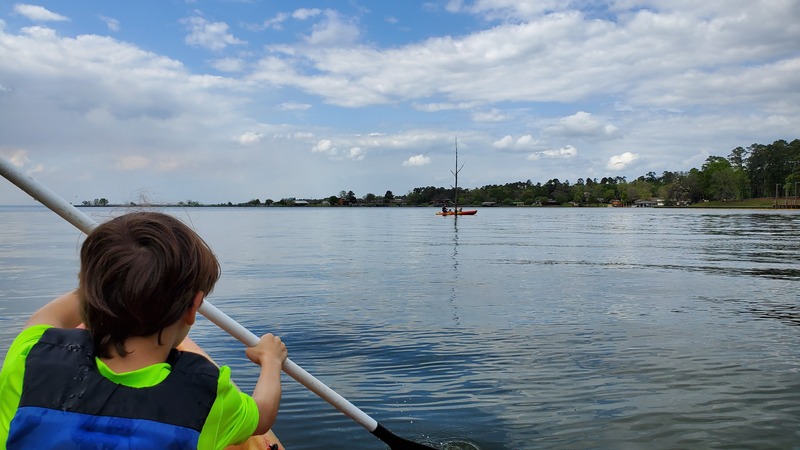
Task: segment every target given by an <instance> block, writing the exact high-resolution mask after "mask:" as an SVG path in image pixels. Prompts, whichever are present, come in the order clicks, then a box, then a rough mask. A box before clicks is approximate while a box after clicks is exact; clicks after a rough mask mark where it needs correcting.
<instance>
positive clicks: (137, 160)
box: [114, 155, 152, 170]
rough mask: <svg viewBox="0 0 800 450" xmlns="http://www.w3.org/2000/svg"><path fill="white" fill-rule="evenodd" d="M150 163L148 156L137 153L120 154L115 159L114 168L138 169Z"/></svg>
mask: <svg viewBox="0 0 800 450" xmlns="http://www.w3.org/2000/svg"><path fill="white" fill-rule="evenodd" d="M151 165H152V161H151V160H150V158H145V157H144V156H139V155H128V156H121V157H119V158H118V159H117V162H116V164H114V168H115V169H117V170H140V169H146V168H148V167H150V166H151Z"/></svg>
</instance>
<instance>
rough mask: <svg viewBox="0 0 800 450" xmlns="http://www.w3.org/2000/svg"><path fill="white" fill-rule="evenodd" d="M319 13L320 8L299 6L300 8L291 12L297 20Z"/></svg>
mask: <svg viewBox="0 0 800 450" xmlns="http://www.w3.org/2000/svg"><path fill="white" fill-rule="evenodd" d="M320 13H322V10H321V9H317V8H300V9H297V10H295V11H294V12H293V13H292V17H293V18H295V19H297V20H306V19H309V18H311V17H315V16H318V15H319V14H320Z"/></svg>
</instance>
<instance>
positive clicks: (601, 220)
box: [0, 207, 800, 450]
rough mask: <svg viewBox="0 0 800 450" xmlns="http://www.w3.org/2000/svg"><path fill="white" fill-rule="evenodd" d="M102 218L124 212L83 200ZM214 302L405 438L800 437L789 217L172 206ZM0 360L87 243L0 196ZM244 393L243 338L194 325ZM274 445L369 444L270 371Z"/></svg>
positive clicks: (787, 444)
mask: <svg viewBox="0 0 800 450" xmlns="http://www.w3.org/2000/svg"><path fill="white" fill-rule="evenodd" d="M85 211H86V212H87V213H89V214H90V215H92V216H93V217H95V218H96V219H97V220H105V219H107V218H108V217H110V216H111V215H115V214H120V213H122V212H124V211H123V210H114V209H86V210H85ZM166 211H167V212H169V213H172V214H174V215H176V216H177V217H179V218H181V219H183V220H185V221H188V222H190V223H191V225H192V226H193V227H194V228H195V229H196V230H197V231H198V232H199V233H200V234H201V235H202V236H203V237H204V238H205V239H206V240H207V241H208V242H209V244H210V245H211V247H212V248H213V249H214V250H215V252H216V253H217V254H218V256H219V258H220V260H221V263H222V267H223V275H222V278H221V280H220V282H219V284H218V285H217V288H216V290H215V291H214V293H213V294H212V296H211V297H209V300H211V301H212V302H213V303H214V304H215V305H216V306H217V307H219V308H220V309H222V310H223V311H226V312H227V313H228V314H229V315H231V316H232V317H234V318H235V319H237V320H239V321H240V322H241V323H242V324H244V325H245V326H247V327H248V328H250V329H251V330H253V331H254V332H255V333H256V334H262V333H265V332H273V333H275V334H278V335H280V336H282V337H283V339H284V340H285V341H286V343H287V346H288V348H289V355H290V357H291V358H292V360H294V361H295V362H296V363H298V364H299V365H300V366H302V367H304V368H305V369H306V370H308V371H309V372H310V373H312V374H314V375H315V376H316V377H318V378H319V379H321V380H322V381H324V382H326V383H327V384H328V385H330V386H331V387H332V388H333V389H334V390H336V391H337V392H339V393H340V394H342V395H343V396H344V397H346V398H347V399H349V400H350V401H352V402H353V403H355V404H356V405H357V406H359V407H360V408H361V409H363V410H364V411H365V412H367V413H368V414H370V415H371V416H372V417H373V418H375V419H376V420H378V421H379V422H381V423H382V424H383V425H385V426H386V427H388V428H389V429H391V430H392V431H394V432H395V433H396V434H398V435H400V436H403V437H405V438H409V439H413V440H418V441H422V442H426V443H435V444H437V445H440V444H442V443H447V442H456V441H460V442H467V443H470V444H472V445H474V446H476V447H478V448H480V449H484V450H490V449H530V448H579V449H596V448H609V449H612V448H613V449H628V448H630V449H642V448H647V449H666V448H784V449H785V448H800V345H799V344H800V326H799V325H800V301H798V295H797V292H798V281H800V263H798V256H799V255H800V214H798V213H797V212H792V211H722V210H697V209H691V210H683V209H631V208H624V209H622V208H602V209H600V208H483V209H480V210H479V212H478V214H477V215H475V216H465V217H460V218H458V220H457V221H456V220H453V217H438V216H435V215H434V212H435V209H433V208H295V209H289V208H253V209H235V208H227V209H214V208H208V209H206V208H192V209H168V210H166ZM0 225H2V226H0V283H2V289H0V354H5V352H6V350H7V348H8V345H9V344H10V341H11V339H12V338H13V336H14V335H15V334H16V333H17V332H18V331H19V329H20V327H21V325H22V324H23V323H24V321H25V319H26V318H27V317H28V316H29V315H30V314H31V313H32V312H33V311H34V310H35V309H36V308H38V307H39V306H41V305H43V304H44V303H46V302H47V301H49V300H50V299H51V298H52V297H54V296H55V295H57V294H60V293H62V292H65V291H67V290H69V289H72V288H74V287H75V284H76V273H77V270H78V267H77V251H78V248H79V245H80V243H81V242H82V238H81V236H80V234H79V233H78V232H77V231H75V230H74V229H73V228H72V227H71V225H69V224H66V223H65V222H64V221H63V220H62V219H60V218H59V217H57V216H56V215H54V214H53V213H51V212H49V211H47V210H46V209H44V208H40V207H28V208H14V207H5V208H0ZM192 335H193V336H194V337H195V340H196V341H198V343H200V345H202V346H203V347H204V348H205V349H206V350H207V351H208V352H209V353H211V355H212V356H213V357H214V358H215V359H216V360H217V361H218V362H220V363H223V364H228V365H231V366H232V370H233V373H234V379H235V380H236V382H237V383H238V384H239V385H240V386H242V387H243V389H245V390H251V389H252V387H253V385H254V382H255V379H256V376H257V370H256V367H255V366H254V365H252V364H251V363H249V362H248V361H247V360H246V358H245V357H244V353H243V351H242V348H241V346H240V344H239V343H238V342H236V341H235V340H233V339H232V338H230V337H228V336H227V335H225V334H224V333H222V332H220V331H219V330H218V329H216V327H214V326H213V325H211V324H210V323H209V322H208V321H206V320H204V319H201V320H199V321H198V324H197V325H196V327H195V329H193V331H192ZM283 386H284V397H283V401H282V404H281V410H280V415H279V418H278V422H277V424H276V425H275V428H274V429H275V431H276V433H277V435H278V437H279V438H280V439H281V440H282V442H283V443H284V445H285V446H286V447H287V448H288V449H289V450H300V449H329V448H347V449H379V448H385V446H384V445H383V444H382V443H381V442H380V441H379V440H377V439H376V438H374V437H373V436H372V435H371V434H369V433H368V432H367V431H366V430H364V429H363V428H362V427H361V426H360V425H358V424H356V423H355V422H353V421H352V420H350V419H348V418H347V417H345V416H344V415H342V414H341V413H339V412H338V411H336V410H335V409H333V408H332V407H330V406H329V405H328V404H327V403H325V402H324V401H322V400H320V399H318V398H317V397H316V396H314V395H313V394H311V393H309V392H308V391H307V390H306V389H305V388H303V387H301V386H300V385H298V384H297V383H295V382H294V381H293V380H291V379H290V378H288V377H284V383H283Z"/></svg>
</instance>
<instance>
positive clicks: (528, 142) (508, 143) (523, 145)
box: [492, 134, 541, 151]
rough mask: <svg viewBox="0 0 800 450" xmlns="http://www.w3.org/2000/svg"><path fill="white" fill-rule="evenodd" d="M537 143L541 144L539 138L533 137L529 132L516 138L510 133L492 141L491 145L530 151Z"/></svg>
mask: <svg viewBox="0 0 800 450" xmlns="http://www.w3.org/2000/svg"><path fill="white" fill-rule="evenodd" d="M539 145H541V143H540V142H539V140H537V139H535V138H534V137H533V136H531V135H530V134H526V135H524V136H520V137H519V138H517V139H516V140H515V139H514V138H513V137H511V136H510V135H506V136H503V137H502V138H501V139H498V140H496V141H494V142H493V143H492V147H494V148H496V149H498V150H522V151H530V150H531V149H532V148H535V147H537V146H539Z"/></svg>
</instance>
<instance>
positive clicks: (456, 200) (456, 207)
mask: <svg viewBox="0 0 800 450" xmlns="http://www.w3.org/2000/svg"><path fill="white" fill-rule="evenodd" d="M463 168H464V165H463V164H462V165H461V167H458V138H456V167H455V170H451V171H450V173H452V174H453V176H454V177H455V179H456V185H455V186H453V189H454V190H455V191H456V194H455V199H454V202H453V212H455V213H456V214H453V216H454V217H458V214H457V213H458V172H461V169H463Z"/></svg>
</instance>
